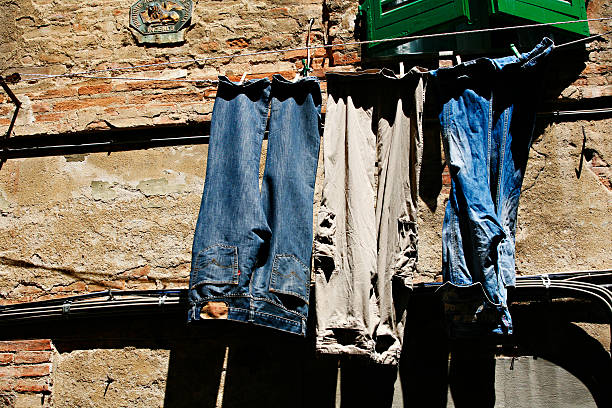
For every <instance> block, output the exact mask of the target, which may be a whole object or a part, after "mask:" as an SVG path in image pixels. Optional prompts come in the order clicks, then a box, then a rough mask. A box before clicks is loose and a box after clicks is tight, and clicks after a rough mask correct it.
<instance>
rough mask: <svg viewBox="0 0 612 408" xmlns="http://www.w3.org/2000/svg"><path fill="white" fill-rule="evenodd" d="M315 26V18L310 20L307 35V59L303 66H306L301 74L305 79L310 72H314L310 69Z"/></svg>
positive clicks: (303, 61)
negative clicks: (311, 44)
mask: <svg viewBox="0 0 612 408" xmlns="http://www.w3.org/2000/svg"><path fill="white" fill-rule="evenodd" d="M313 24H314V18H311V19H310V20H308V34H307V35H306V59H305V60H304V59H303V60H302V64H303V65H304V67H303V68H302V71H301V72H300V74H301V75H302V76H303V77H306V76H308V73H309V72H310V71H312V68H311V67H310V63H311V60H310V31H311V30H312V25H313Z"/></svg>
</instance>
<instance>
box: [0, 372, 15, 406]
mask: <svg viewBox="0 0 612 408" xmlns="http://www.w3.org/2000/svg"><path fill="white" fill-rule="evenodd" d="M14 386H15V384H14V382H13V381H12V380H9V379H6V378H4V379H2V378H0V391H13V387H14ZM4 406H9V407H11V406H12V405H2V394H0V407H4Z"/></svg>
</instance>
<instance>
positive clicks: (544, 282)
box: [540, 273, 550, 289]
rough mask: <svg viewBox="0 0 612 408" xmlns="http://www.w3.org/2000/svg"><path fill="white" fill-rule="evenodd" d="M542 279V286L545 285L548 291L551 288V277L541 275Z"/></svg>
mask: <svg viewBox="0 0 612 408" xmlns="http://www.w3.org/2000/svg"><path fill="white" fill-rule="evenodd" d="M540 279H542V285H544V287H545V288H546V289H548V288H550V277H549V276H548V274H547V273H545V274H544V275H540Z"/></svg>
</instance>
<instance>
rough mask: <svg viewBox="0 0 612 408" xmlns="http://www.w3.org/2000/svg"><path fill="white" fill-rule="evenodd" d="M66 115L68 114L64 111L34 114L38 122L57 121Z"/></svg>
mask: <svg viewBox="0 0 612 408" xmlns="http://www.w3.org/2000/svg"><path fill="white" fill-rule="evenodd" d="M65 116H66V114H64V113H46V114H41V115H34V120H35V121H36V122H56V121H58V120H60V119H62V118H63V117H65Z"/></svg>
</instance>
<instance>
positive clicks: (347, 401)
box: [0, 300, 612, 408]
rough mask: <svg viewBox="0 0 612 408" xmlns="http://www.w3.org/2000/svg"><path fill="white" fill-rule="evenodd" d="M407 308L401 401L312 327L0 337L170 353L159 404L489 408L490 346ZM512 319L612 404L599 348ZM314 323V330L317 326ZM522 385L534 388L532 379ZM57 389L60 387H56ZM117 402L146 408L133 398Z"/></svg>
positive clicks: (560, 325) (155, 324)
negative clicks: (322, 351)
mask: <svg viewBox="0 0 612 408" xmlns="http://www.w3.org/2000/svg"><path fill="white" fill-rule="evenodd" d="M411 307H413V308H418V309H419V310H421V311H423V310H426V311H428V312H426V313H421V314H417V313H409V314H408V316H412V317H411V318H410V319H409V320H408V322H407V325H406V337H405V343H404V349H403V353H402V360H401V364H400V384H401V395H400V392H399V391H400V390H399V389H398V388H396V378H397V370H396V369H394V368H390V367H384V366H376V365H372V364H370V363H368V362H366V361H363V360H361V359H358V358H348V359H342V361H341V362H340V363H338V360H337V359H336V358H332V357H322V356H317V355H316V353H315V349H314V338H313V337H312V334H313V333H314V330H310V333H311V335H310V337H308V338H306V339H303V338H300V337H297V336H293V335H288V334H283V333H277V332H274V331H271V330H268V329H263V328H257V327H253V326H248V325H244V324H241V323H232V322H228V321H203V322H200V323H202V324H192V325H187V324H186V323H185V319H184V318H183V317H184V314H183V315H181V314H176V313H159V314H156V315H154V316H151V315H148V316H144V315H139V316H125V315H123V316H122V315H121V314H117V315H116V316H115V317H108V316H105V317H96V316H92V317H88V318H72V319H62V320H56V321H50V320H47V321H39V322H37V323H36V324H31V323H29V324H27V325H25V324H24V325H21V326H13V327H11V328H10V330H6V329H3V330H0V340H8V339H24V338H50V339H52V342H53V344H54V345H55V348H56V349H57V351H58V353H60V355H67V353H71V352H75V351H76V352H77V353H76V354H75V355H73V356H72V357H71V358H76V359H80V358H82V357H81V356H80V355H79V353H78V351H83V350H85V351H93V352H94V354H95V351H96V350H103V349H106V350H113V349H117V350H122V349H127V348H132V349H137V350H145V351H146V350H148V351H147V352H150V353H155V352H156V350H159V351H160V352H164V351H165V352H167V351H168V350H169V359H168V360H167V361H168V369H167V370H168V371H167V373H166V378H165V390H164V392H165V394H164V395H163V406H164V407H193V406H202V407H225V408H227V407H241V408H242V407H252V408H259V407H305V408H306V407H322V408H325V407H381V408H384V407H389V408H400V407H404V408H408V407H440V408H442V407H446V406H447V404H450V401H449V400H448V390H449V388H450V391H451V392H450V394H451V396H452V399H453V401H454V406H455V407H457V408H462V407H470V408H472V407H493V406H494V404H495V398H496V395H495V355H494V352H493V349H492V348H490V347H489V348H488V347H486V346H485V345H482V344H475V343H469V344H464V345H460V344H457V343H454V344H452V345H449V344H448V342H447V339H446V332H445V329H444V325H443V323H442V320H441V319H439V318H437V317H436V316H440V315H441V314H440V312H441V310H440V308H441V305H440V303H439V302H436V301H432V300H427V301H425V302H422V301H418V302H417V301H413V302H412V305H411ZM513 315H514V316H515V318H516V319H515V320H516V331H517V334H516V337H515V338H513V340H515V343H514V345H516V346H517V347H518V349H516V350H517V351H518V353H520V354H523V355H537V356H541V357H543V358H545V359H547V360H549V361H552V362H554V363H555V364H557V365H558V366H561V367H563V368H564V369H566V370H567V371H569V372H570V373H571V374H573V375H574V376H575V377H577V378H578V379H579V380H580V381H582V382H583V383H584V384H585V385H586V387H587V388H588V389H589V391H590V392H591V393H592V395H593V398H594V399H595V401H596V403H597V406H598V407H608V406H611V403H612V392H611V390H610V389H609V384H611V383H612V367H611V363H610V356H609V354H608V352H607V351H606V350H605V349H604V348H603V347H602V346H601V344H599V343H598V342H597V341H595V340H594V339H593V338H591V337H590V336H589V335H588V334H586V333H585V332H584V331H583V330H582V329H580V328H578V327H577V326H575V325H573V324H571V323H568V322H567V321H562V320H555V319H554V318H551V316H550V315H544V314H542V313H539V312H535V313H534V312H533V311H529V312H527V313H524V312H521V311H520V310H515V311H513ZM310 323H311V326H310V327H311V328H312V327H313V326H312V323H313V322H312V321H311V322H310ZM449 353H450V356H451V359H450V370H449ZM100 354H101V355H108V352H106V353H100ZM145 354H146V353H145ZM166 355H167V354H166ZM90 358H91V357H90ZM93 358H94V359H96V358H97V359H100V358H103V357H100V356H98V357H95V356H94V357H93ZM87 361H88V362H89V361H92V360H87ZM155 361H158V360H155ZM106 363H108V364H106ZM87 364H89V363H87ZM87 364H86V365H87ZM109 364H111V365H113V364H114V365H117V364H119V365H120V364H122V361H121V360H118V361H115V362H113V363H110V362H103V364H102V366H103V367H106V366H109ZM123 364H124V365H125V366H122V367H114V366H112V367H111V366H109V367H110V368H112V369H114V370H118V371H121V372H123V373H124V374H123V375H127V376H128V377H130V376H131V377H137V376H139V375H143V374H142V373H140V372H139V370H138V367H131V366H129V364H130V363H128V362H123ZM153 364H159V363H153ZM147 367H149V369H150V366H147ZM339 367H340V371H339V370H338V368H339ZM61 369H63V368H62V367H59V368H58V367H55V368H54V371H56V378H60V377H57V375H58V374H59V373H58V372H57V370H61ZM83 369H86V370H87V373H83V374H82V376H83V379H84V381H82V383H78V384H77V388H78V387H88V388H89V390H87V391H88V393H87V394H88V395H91V390H90V389H91V388H92V387H93V379H91V378H88V376H89V375H92V374H91V373H89V371H88V370H89V367H84V368H83ZM141 370H142V368H141ZM162 370H163V368H162ZM339 372H340V373H341V374H340V376H339V375H338V373H339ZM498 372H499V370H498ZM70 375H71V374H70V373H63V374H62V377H63V378H64V381H65V379H66V378H69V379H70V380H71V381H72V380H73V378H72V377H70ZM516 375H519V373H516V374H515V375H514V376H515V377H516ZM162 377H163V373H162ZM75 383H77V381H75ZM524 383H525V384H527V385H531V386H532V387H533V386H537V384H531V383H530V382H529V381H524ZM476 384H477V385H476ZM557 385H558V384H557ZM71 386H72V388H71V392H77V391H78V389H77V388H75V385H74V383H73V384H72V385H71ZM122 386H123V387H126V386H128V387H129V385H126V384H125V383H123V382H122V381H116V382H115V383H114V384H113V385H112V387H113V388H114V389H113V390H112V391H113V392H114V393H115V395H119V396H121V397H122V398H128V397H127V394H129V393H132V394H134V390H133V389H132V390H130V389H127V388H123V389H122V388H120V387H122ZM57 387H59V384H58V383H57V380H56V383H55V384H54V388H57ZM107 389H108V386H107ZM104 391H106V390H104ZM525 391H528V390H525ZM100 392H102V391H100ZM52 397H53V398H54V403H55V404H57V405H58V406H62V401H61V399H60V397H61V395H55V394H54V392H53V390H52ZM498 397H499V393H498ZM101 401H102V402H104V398H102V399H101ZM107 402H110V401H109V400H107ZM122 402H125V403H127V404H130V405H131V406H145V405H142V401H140V402H141V405H139V401H137V400H129V401H127V400H125V401H122ZM64 403H66V401H64ZM160 403H161V401H160ZM498 403H499V401H498ZM68 405H70V404H68ZM502 406H504V405H502ZM506 406H507V405H506ZM565 406H568V405H565Z"/></svg>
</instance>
